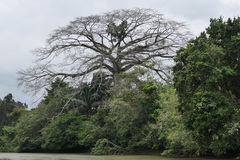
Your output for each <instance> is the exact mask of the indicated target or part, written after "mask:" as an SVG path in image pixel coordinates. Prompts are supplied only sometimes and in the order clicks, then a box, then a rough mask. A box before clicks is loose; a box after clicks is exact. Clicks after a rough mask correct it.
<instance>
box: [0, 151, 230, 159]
mask: <svg viewBox="0 0 240 160" xmlns="http://www.w3.org/2000/svg"><path fill="white" fill-rule="evenodd" d="M0 160H213V159H203V158H167V157H162V156H152V155H151V156H143V155H140V156H135V155H131V156H125V155H111V156H95V155H84V154H35V153H27V154H26V153H0ZM217 160H221V159H217ZM224 160H226V159H224Z"/></svg>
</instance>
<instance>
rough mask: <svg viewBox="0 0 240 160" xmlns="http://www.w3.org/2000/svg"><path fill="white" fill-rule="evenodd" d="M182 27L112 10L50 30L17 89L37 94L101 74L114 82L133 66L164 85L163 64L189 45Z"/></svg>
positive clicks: (139, 12)
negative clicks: (55, 84) (53, 84)
mask: <svg viewBox="0 0 240 160" xmlns="http://www.w3.org/2000/svg"><path fill="white" fill-rule="evenodd" d="M188 35H189V32H188V30H187V28H186V26H185V24H184V23H179V22H176V21H172V20H167V19H165V18H164V16H163V15H162V14H160V13H158V12H157V11H154V10H151V9H138V8H137V9H133V10H115V11H112V12H108V13H104V14H103V15H94V16H88V17H80V18H76V19H75V20H74V21H72V22H70V24H69V25H67V26H66V27H61V28H59V29H57V30H55V31H54V32H53V33H52V34H51V35H50V37H49V38H48V39H47V41H46V46H45V47H42V48H38V49H36V50H35V51H34V54H35V55H36V57H37V60H36V64H35V66H34V67H32V68H28V69H26V70H21V71H19V72H18V73H19V78H18V80H19V85H22V86H25V91H33V92H35V91H38V90H39V89H41V88H45V87H47V86H49V84H51V82H52V81H53V80H54V79H55V78H56V77H59V78H61V79H64V80H68V81H70V80H71V81H72V82H79V81H77V80H81V81H83V80H87V79H89V77H90V76H91V75H93V73H96V72H102V73H105V75H107V76H111V77H112V78H113V79H114V82H115V84H116V83H118V80H119V79H118V78H117V76H116V75H117V74H119V73H122V72H126V71H128V70H131V69H132V68H133V67H134V66H141V67H144V68H148V69H150V70H152V71H154V72H156V73H157V75H158V76H160V77H161V78H162V79H163V80H165V81H167V80H168V74H167V72H166V70H165V68H166V65H165V63H164V62H163V61H164V60H167V59H171V58H173V57H174V56H175V51H176V50H177V49H179V47H181V46H182V45H184V44H185V42H186V41H187V40H188Z"/></svg>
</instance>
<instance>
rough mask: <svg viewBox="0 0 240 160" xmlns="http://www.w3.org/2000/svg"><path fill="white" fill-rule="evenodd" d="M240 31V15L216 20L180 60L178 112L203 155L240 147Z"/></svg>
mask: <svg viewBox="0 0 240 160" xmlns="http://www.w3.org/2000/svg"><path fill="white" fill-rule="evenodd" d="M239 29H240V17H238V18H234V19H230V18H229V19H228V20H227V21H225V22H224V21H223V18H219V19H211V20H210V25H209V27H208V28H207V29H206V32H202V33H201V35H200V36H199V37H197V38H196V39H194V40H191V41H190V42H189V44H188V46H187V47H186V48H182V49H180V50H179V51H178V55H177V58H176V59H175V61H176V65H175V66H174V68H173V72H174V85H175V88H176V90H177V93H178V95H179V103H180V105H179V109H180V111H181V113H182V114H183V121H184V124H185V126H186V127H187V128H188V129H189V130H191V132H192V133H193V136H194V138H195V141H196V142H197V143H198V145H199V148H200V149H199V150H200V152H206V151H211V152H213V153H215V154H224V153H226V152H227V151H228V150H235V149H237V148H239V145H237V143H236V142H239V136H236V134H238V132H237V131H236V130H238V129H237V128H239V127H238V122H239V116H237V115H238V114H239V107H240V103H239V102H240V101H239V95H240V94H239V85H240V72H239V66H240V61H239V60H240V59H239V57H240V54H239V53H240V52H239V51H240V50H239V49H240V48H239V38H240V36H239ZM233 128H234V129H233ZM230 130H231V132H230ZM232 130H234V131H232Z"/></svg>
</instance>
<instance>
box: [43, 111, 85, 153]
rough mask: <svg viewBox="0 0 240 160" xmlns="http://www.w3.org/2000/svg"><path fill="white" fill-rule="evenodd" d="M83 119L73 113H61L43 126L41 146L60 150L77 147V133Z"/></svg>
mask: <svg viewBox="0 0 240 160" xmlns="http://www.w3.org/2000/svg"><path fill="white" fill-rule="evenodd" d="M84 119H85V117H83V116H77V115H73V114H62V115H61V116H59V117H58V118H56V119H55V120H54V121H53V122H52V123H50V124H49V125H48V126H47V127H46V128H44V131H43V133H42V140H43V144H42V148H44V149H49V150H60V151H61V150H70V149H75V148H78V147H79V144H78V133H79V132H80V129H81V126H82V123H83V121H84Z"/></svg>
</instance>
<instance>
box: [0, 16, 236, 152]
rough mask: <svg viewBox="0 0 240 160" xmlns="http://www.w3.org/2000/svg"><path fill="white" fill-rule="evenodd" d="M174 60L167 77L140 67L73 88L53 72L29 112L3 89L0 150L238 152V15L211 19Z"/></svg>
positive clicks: (97, 76)
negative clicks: (161, 77)
mask: <svg viewBox="0 0 240 160" xmlns="http://www.w3.org/2000/svg"><path fill="white" fill-rule="evenodd" d="M174 61H175V64H174V66H173V67H172V68H171V70H172V71H171V75H172V78H171V79H170V78H169V80H168V81H167V82H166V81H162V80H159V79H158V78H156V76H154V74H153V73H152V70H151V69H152V68H151V67H147V68H143V67H142V66H141V65H140V66H139V65H135V66H133V67H132V68H131V70H128V71H126V72H120V73H116V74H114V77H111V76H108V75H107V74H106V73H105V72H102V71H99V72H95V73H94V74H93V76H92V77H91V80H90V81H88V82H81V83H80V85H78V86H77V87H76V86H73V85H71V84H70V83H69V82H68V81H64V79H61V78H58V77H55V79H54V80H53V81H51V85H50V87H48V88H45V90H46V92H47V94H46V95H45V97H44V98H43V99H42V100H41V102H40V103H39V105H38V107H37V108H34V109H31V110H28V109H27V105H26V104H24V103H21V102H15V101H14V99H13V96H12V94H8V95H7V96H6V97H4V98H3V99H2V100H1V99H0V110H1V112H0V115H1V116H0V151H1V152H86V151H90V152H91V153H92V154H122V153H136V152H138V151H153V152H155V153H159V154H161V155H185V156H203V155H216V156H221V155H227V154H233V153H234V154H239V152H240V134H239V129H240V116H239V115H240V17H238V18H233V19H231V18H229V19H228V20H227V21H224V20H223V18H221V17H220V18H218V19H211V20H210V25H209V27H208V28H206V30H205V31H203V32H202V33H201V34H200V35H199V36H198V37H196V38H195V39H192V40H190V41H189V42H188V44H187V45H186V46H185V47H182V48H180V49H179V50H178V51H177V55H176V56H174ZM116 77H117V83H116ZM73 93H74V94H73Z"/></svg>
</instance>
